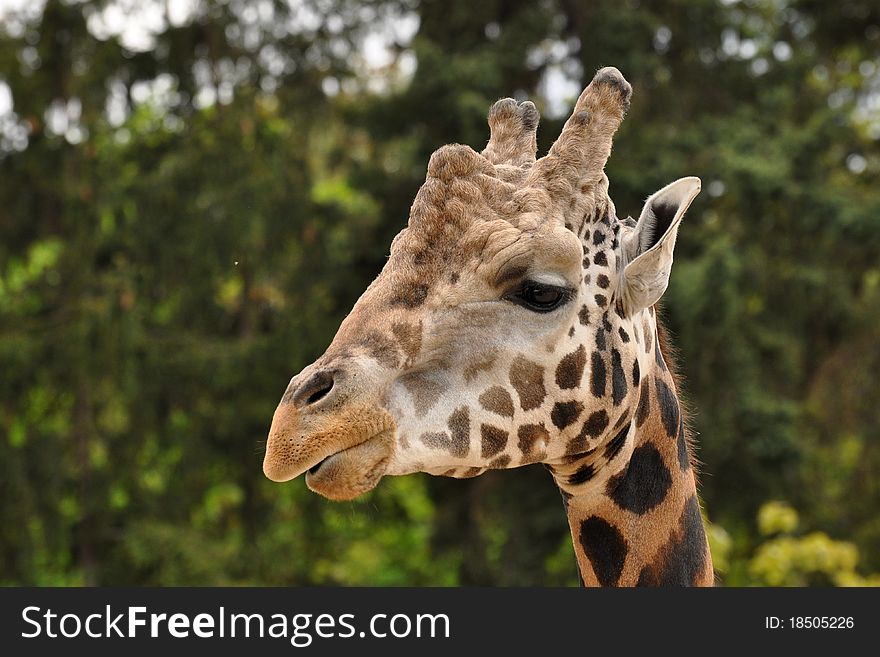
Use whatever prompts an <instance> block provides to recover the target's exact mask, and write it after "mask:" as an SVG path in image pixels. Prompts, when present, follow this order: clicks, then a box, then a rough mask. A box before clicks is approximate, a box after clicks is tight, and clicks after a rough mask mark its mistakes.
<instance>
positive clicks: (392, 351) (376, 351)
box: [360, 331, 400, 368]
mask: <svg viewBox="0 0 880 657" xmlns="http://www.w3.org/2000/svg"><path fill="white" fill-rule="evenodd" d="M360 344H361V346H362V347H363V348H364V350H365V351H366V352H367V355H368V356H372V357H373V358H375V359H376V360H377V361H379V363H380V364H382V365H384V366H385V367H388V368H396V367H398V365H399V364H400V352H399V351H398V348H397V342H395V341H394V340H392V339H391V337H389V336H387V335H383V334H381V333H379V332H378V331H370V332H369V333H367V334H366V335H365V336H364V337H363V338H361V341H360Z"/></svg>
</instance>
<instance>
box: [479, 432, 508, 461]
mask: <svg viewBox="0 0 880 657" xmlns="http://www.w3.org/2000/svg"><path fill="white" fill-rule="evenodd" d="M507 436H508V434H507V432H506V431H504V430H503V429H499V428H498V427H493V426H492V425H491V424H482V425H480V437H481V438H482V443H481V444H482V448H481V451H480V457H481V458H484V459H487V458H490V457H492V456H495V455H496V454H499V453H501V452H502V451H504V448H505V447H507Z"/></svg>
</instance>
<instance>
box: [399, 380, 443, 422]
mask: <svg viewBox="0 0 880 657" xmlns="http://www.w3.org/2000/svg"><path fill="white" fill-rule="evenodd" d="M401 381H402V382H403V385H404V387H406V389H407V390H408V391H409V394H410V395H412V402H413V406H414V407H415V411H416V417H424V416H425V415H426V414H427V413H428V411H430V410H431V409H432V408H433V407H434V404H436V403H437V400H438V399H440V395H442V394H443V391H444V390H445V389H446V388H445V386H443V385H441V384H440V383H437V382H436V381H435V380H434V379H429V378H425V377H415V376H409V377H404V378H403V379H401Z"/></svg>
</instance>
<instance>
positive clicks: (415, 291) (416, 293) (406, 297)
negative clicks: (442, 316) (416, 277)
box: [389, 281, 428, 309]
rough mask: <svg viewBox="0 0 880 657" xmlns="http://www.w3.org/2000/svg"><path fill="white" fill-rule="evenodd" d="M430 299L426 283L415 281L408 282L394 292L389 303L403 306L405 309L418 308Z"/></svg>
mask: <svg viewBox="0 0 880 657" xmlns="http://www.w3.org/2000/svg"><path fill="white" fill-rule="evenodd" d="M427 298H428V286H427V285H425V284H424V283H418V282H415V281H406V282H403V283H401V284H400V286H399V287H398V288H397V289H396V290H394V294H393V296H392V297H391V301H390V302H389V303H390V304H391V305H392V306H402V307H404V308H410V309H412V308H418V307H419V306H421V305H422V304H423V303H425V299H427Z"/></svg>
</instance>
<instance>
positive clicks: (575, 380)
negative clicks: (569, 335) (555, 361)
mask: <svg viewBox="0 0 880 657" xmlns="http://www.w3.org/2000/svg"><path fill="white" fill-rule="evenodd" d="M586 364H587V350H586V349H584V345H581V346H579V347H578V348H577V349H576V350H575V351H573V352H571V353H570V354H568V355H567V356H565V357H563V359H562V360H561V361H559V365H557V366H556V385H558V386H559V387H560V388H562V389H563V390H570V389H572V388H577V387H578V386H579V385H580V384H581V378H582V377H583V375H584V367H585V366H586Z"/></svg>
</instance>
